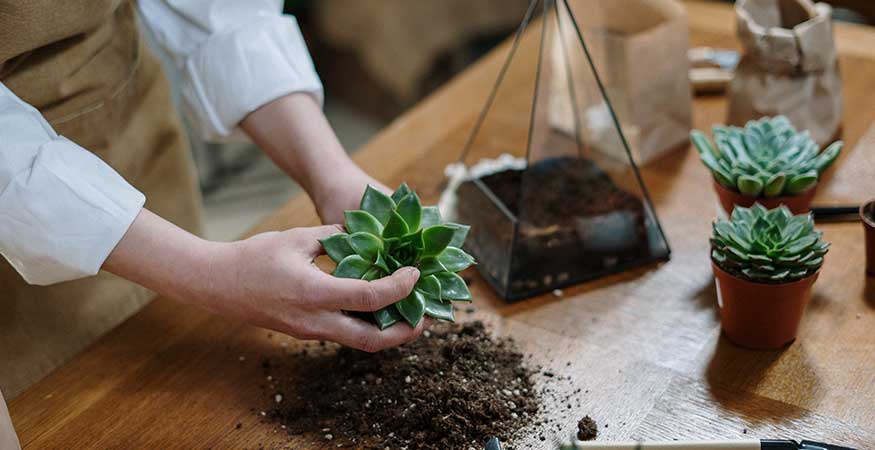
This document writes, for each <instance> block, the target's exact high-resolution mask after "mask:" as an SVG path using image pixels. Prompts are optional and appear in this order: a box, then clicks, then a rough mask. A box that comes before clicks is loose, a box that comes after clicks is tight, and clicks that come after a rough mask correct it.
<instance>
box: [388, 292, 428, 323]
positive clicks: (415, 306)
mask: <svg viewBox="0 0 875 450" xmlns="http://www.w3.org/2000/svg"><path fill="white" fill-rule="evenodd" d="M395 309H397V310H398V313H399V314H401V317H403V318H404V320H406V321H407V323H409V324H410V326H411V327H414V328H416V326H417V325H419V322H420V321H421V320H422V315H423V314H425V296H423V295H422V293H421V292H419V291H417V290H416V289H414V290H413V292H411V293H410V295H408V296H407V297H405V298H404V299H403V300H401V301H399V302H398V303H395Z"/></svg>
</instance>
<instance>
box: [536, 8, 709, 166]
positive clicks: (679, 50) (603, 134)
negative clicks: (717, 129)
mask: <svg viewBox="0 0 875 450" xmlns="http://www.w3.org/2000/svg"><path fill="white" fill-rule="evenodd" d="M569 6H570V7H571V10H572V11H573V13H574V16H575V17H576V18H577V22H578V24H579V26H580V27H581V31H582V32H583V37H584V40H585V42H586V45H587V48H588V49H589V52H590V54H591V56H592V59H593V63H594V65H595V67H596V70H597V71H598V74H599V76H600V77H601V79H602V82H603V84H604V87H605V89H606V91H607V95H608V99H609V100H610V102H611V105H612V106H613V108H614V111H615V112H616V114H617V117H618V119H619V121H620V125H621V127H622V129H623V133H624V135H625V137H626V140H627V141H628V143H629V147H630V150H631V151H632V156H633V158H634V159H635V160H636V162H639V163H646V162H648V161H650V160H653V159H654V158H656V157H658V156H660V155H662V154H664V153H666V152H668V151H670V150H672V149H675V148H677V147H679V146H680V145H682V144H684V143H686V142H687V141H688V139H689V132H690V129H691V125H692V93H691V89H690V83H689V78H688V75H687V74H688V71H689V65H690V64H689V60H688V59H687V50H688V49H689V30H688V26H687V15H686V11H685V10H684V8H683V6H682V5H681V4H680V2H678V1H677V0H569ZM562 9H563V8H562V7H560V10H562ZM565 23H569V21H565ZM559 34H561V37H562V38H563V39H565V45H566V48H565V50H564V51H565V52H566V53H568V60H569V61H570V62H571V64H572V69H573V70H572V78H573V80H574V85H573V86H574V87H573V88H574V89H575V90H576V91H577V92H578V94H577V96H578V97H577V98H578V103H579V107H578V110H579V114H580V121H581V134H582V137H583V140H584V142H585V143H586V144H587V145H590V146H592V147H593V148H595V149H596V150H598V151H600V152H602V153H605V154H608V155H611V156H615V157H617V158H618V159H619V160H626V154H625V150H624V149H623V147H622V144H621V142H620V141H619V138H618V135H617V134H616V131H615V130H614V129H613V127H614V124H613V121H612V119H611V117H610V113H609V111H608V109H607V105H606V104H605V103H604V101H603V100H602V96H601V94H600V93H599V91H598V87H597V85H596V83H595V82H594V80H593V77H592V74H591V73H590V72H589V67H588V64H587V62H586V57H585V54H584V53H583V52H582V51H581V50H579V47H580V44H579V43H578V42H577V36H576V32H575V31H574V30H573V29H572V28H571V27H564V29H562V30H561V31H560V33H559ZM560 44H561V43H560V42H558V39H554V42H553V43H552V49H553V52H554V54H556V53H559V52H562V51H563V48H562V47H561V45H560ZM553 59H554V60H561V58H559V57H555V56H554V58H553ZM551 79H552V80H551V91H552V92H551V102H550V103H551V104H550V123H551V124H552V125H553V126H554V127H555V128H558V129H560V130H562V131H564V132H566V133H569V134H571V135H573V133H574V111H573V108H572V106H571V104H570V102H569V101H568V100H567V99H568V95H569V87H568V82H567V79H568V78H567V72H566V71H565V70H554V71H553V72H552V74H551Z"/></svg>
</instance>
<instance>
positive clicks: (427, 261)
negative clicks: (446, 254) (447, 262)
mask: <svg viewBox="0 0 875 450" xmlns="http://www.w3.org/2000/svg"><path fill="white" fill-rule="evenodd" d="M448 271H449V269H447V268H446V267H444V265H443V264H441V262H440V261H438V259H437V258H436V257H434V256H432V257H427V258H422V260H421V261H420V262H419V273H420V276H428V275H433V274H436V273H440V272H448Z"/></svg>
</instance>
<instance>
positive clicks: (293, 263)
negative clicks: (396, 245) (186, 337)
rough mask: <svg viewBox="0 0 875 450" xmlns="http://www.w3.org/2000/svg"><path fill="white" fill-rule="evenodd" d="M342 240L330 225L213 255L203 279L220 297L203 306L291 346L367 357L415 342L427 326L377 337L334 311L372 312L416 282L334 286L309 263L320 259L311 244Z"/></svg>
mask: <svg viewBox="0 0 875 450" xmlns="http://www.w3.org/2000/svg"><path fill="white" fill-rule="evenodd" d="M340 232H343V229H342V228H340V227H339V226H336V225H328V226H322V227H314V228H296V229H291V230H288V231H284V232H271V233H264V234H260V235H257V236H255V237H252V238H250V239H247V240H244V241H239V242H236V243H233V244H232V245H231V247H229V250H230V252H227V253H225V254H224V255H222V254H220V255H218V260H217V262H219V261H221V266H217V265H216V264H213V267H214V270H212V271H211V272H212V273H211V274H210V279H211V280H212V283H213V285H214V286H215V287H217V288H218V289H211V290H212V291H214V292H216V293H217V292H223V293H224V294H222V295H220V296H219V297H218V298H216V297H214V298H212V299H210V301H208V302H206V303H205V304H204V305H203V306H205V307H206V308H208V309H210V310H212V311H214V312H216V313H218V314H221V315H224V316H229V317H234V318H238V319H242V320H245V321H246V322H248V323H251V324H254V325H258V326H261V327H264V328H270V329H273V330H276V331H279V332H281V333H285V334H288V335H290V336H293V337H296V338H299V339H320V340H329V341H334V342H338V343H340V344H343V345H346V346H349V347H354V348H357V349H360V350H364V351H368V352H375V351H379V350H382V349H385V348H389V347H394V346H397V345H400V344H403V343H405V342H407V341H410V340H412V339H414V338H416V337H417V336H419V335H420V334H421V333H422V332H423V330H425V329H426V328H427V327H428V326H429V325H430V324H431V321H430V320H426V319H423V321H422V322H421V323H420V324H419V326H417V327H416V328H415V329H414V328H411V327H410V326H408V325H407V324H403V323H402V324H398V325H396V326H393V327H390V328H388V329H386V330H383V331H380V330H379V329H378V328H377V327H376V326H374V325H373V324H370V323H367V322H365V321H363V320H360V319H357V318H354V317H351V316H349V315H347V314H344V313H343V312H342V311H376V310H378V309H380V308H383V307H385V306H388V305H391V304H392V303H395V302H396V301H398V300H401V299H403V298H404V297H406V296H407V295H408V294H409V293H410V291H411V290H412V289H413V285H414V284H416V281H417V280H418V279H419V271H418V270H416V269H415V268H413V267H406V268H402V269H401V270H399V271H397V272H395V273H394V274H392V275H391V276H389V277H386V278H382V279H379V280H374V281H371V282H367V281H362V280H351V279H345V278H336V277H334V276H332V275H329V274H327V273H325V272H323V271H322V270H320V269H319V268H318V267H316V265H315V264H314V258H316V256H318V255H319V254H321V253H322V246H321V245H320V244H319V242H318V240H319V239H323V238H326V237H328V236H331V235H333V234H337V233H340Z"/></svg>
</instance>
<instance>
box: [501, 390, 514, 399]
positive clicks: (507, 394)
mask: <svg viewBox="0 0 875 450" xmlns="http://www.w3.org/2000/svg"><path fill="white" fill-rule="evenodd" d="M501 393H502V394H504V395H506V396H508V397H510V396H511V395H513V393H512V392H510V391H508V390H507V389H502V390H501Z"/></svg>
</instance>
